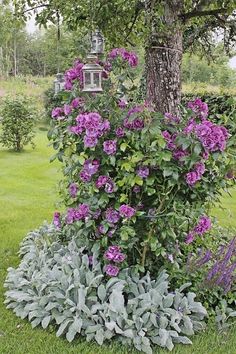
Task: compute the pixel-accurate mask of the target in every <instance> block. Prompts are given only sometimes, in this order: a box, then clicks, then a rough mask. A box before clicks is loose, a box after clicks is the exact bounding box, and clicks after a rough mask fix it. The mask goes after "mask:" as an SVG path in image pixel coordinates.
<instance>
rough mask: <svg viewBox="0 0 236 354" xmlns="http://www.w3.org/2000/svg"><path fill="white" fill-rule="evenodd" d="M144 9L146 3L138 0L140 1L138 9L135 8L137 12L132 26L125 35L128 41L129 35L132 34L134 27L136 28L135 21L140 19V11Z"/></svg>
mask: <svg viewBox="0 0 236 354" xmlns="http://www.w3.org/2000/svg"><path fill="white" fill-rule="evenodd" d="M143 9H144V4H143V3H141V2H138V3H137V4H136V9H135V13H134V17H133V20H132V23H131V25H130V27H129V28H128V33H127V34H126V36H125V40H126V41H127V40H128V38H129V36H130V34H131V32H132V30H133V28H134V25H135V23H136V21H137V19H138V16H139V14H140V12H141V11H142V10H143Z"/></svg>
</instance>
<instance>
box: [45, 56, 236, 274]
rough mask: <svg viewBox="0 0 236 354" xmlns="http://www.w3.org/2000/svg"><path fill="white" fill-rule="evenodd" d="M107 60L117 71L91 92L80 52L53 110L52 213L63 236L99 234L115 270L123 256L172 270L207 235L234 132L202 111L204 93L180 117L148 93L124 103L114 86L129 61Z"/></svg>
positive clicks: (86, 238)
mask: <svg viewBox="0 0 236 354" xmlns="http://www.w3.org/2000/svg"><path fill="white" fill-rule="evenodd" d="M113 53H114V52H113ZM110 58H111V56H110ZM112 59H113V57H112ZM118 60H120V58H118ZM109 63H110V66H109V65H108V63H107V62H106V63H105V64H104V67H109V70H110V69H111V66H112V67H113V69H114V72H115V73H116V72H118V81H113V80H112V78H113V77H112V76H110V75H109V73H108V74H107V76H106V77H107V78H106V80H105V83H104V86H105V89H104V93H103V94H99V95H93V96H89V95H87V94H85V93H83V92H81V90H80V86H81V84H80V81H79V78H80V76H81V72H80V70H79V68H81V67H82V66H81V64H80V63H78V62H77V63H76V66H75V68H73V69H71V72H72V73H73V74H74V73H75V72H76V73H77V79H75V78H74V82H69V84H70V85H69V87H70V90H69V91H68V93H67V95H68V96H67V101H66V104H65V105H64V106H62V107H57V108H55V109H54V110H53V112H52V116H53V120H52V129H51V130H50V132H49V138H50V139H51V140H52V142H53V146H54V148H55V149H56V150H58V152H57V154H56V155H55V156H54V158H58V159H59V160H60V161H62V162H63V172H64V175H65V179H64V181H63V182H62V183H61V187H62V188H61V190H62V196H63V198H64V200H65V203H66V205H67V206H68V207H69V209H68V211H67V212H66V213H65V214H64V215H62V216H60V215H59V214H56V218H55V223H56V224H57V225H58V227H59V228H61V235H62V236H61V237H62V239H70V233H71V232H72V233H73V232H76V233H77V235H78V238H80V239H81V240H82V242H83V244H84V245H86V246H87V247H88V248H91V247H93V245H94V244H99V245H100V246H101V254H100V259H101V262H103V263H104V264H106V265H107V267H106V271H107V274H109V275H111V276H112V275H114V274H117V272H119V269H122V268H125V267H127V266H135V267H136V269H137V270H139V271H142V272H146V271H147V270H149V271H150V272H151V275H152V276H155V274H156V272H157V271H158V269H159V268H160V267H162V266H163V264H164V266H165V267H169V269H170V273H171V275H172V273H173V271H174V269H175V268H183V266H184V265H185V264H186V261H187V254H188V252H189V250H192V249H193V251H194V252H195V251H196V250H197V248H198V247H199V246H204V244H205V242H206V240H207V239H208V238H209V237H211V236H210V234H209V231H210V228H211V222H210V219H209V218H208V217H207V216H206V215H207V213H208V210H209V207H211V206H212V205H213V203H214V202H215V201H218V200H219V197H220V195H221V193H222V189H223V188H224V189H227V187H229V186H231V185H232V184H233V183H234V180H233V179H232V178H231V179H230V178H226V176H227V174H228V172H229V171H231V169H232V163H233V159H234V156H235V153H234V150H233V148H232V146H233V142H234V139H235V138H234V137H230V136H229V134H228V132H227V130H226V129H225V128H224V127H222V126H219V125H216V124H215V123H213V122H211V121H209V120H207V116H208V108H207V105H204V103H203V102H202V101H200V100H197V101H192V102H191V103H190V104H189V106H188V108H187V109H185V112H184V114H183V115H182V117H181V119H179V117H172V116H171V115H168V114H166V116H164V117H163V116H162V115H160V114H159V113H156V112H154V111H153V110H152V108H151V107H149V106H148V105H147V104H145V103H143V104H140V105H132V104H131V103H130V104H129V105H127V104H126V102H124V101H122V100H120V94H119V91H118V93H117V86H118V87H121V83H120V82H119V80H123V85H124V82H125V83H128V78H129V77H130V76H131V74H130V68H126V67H125V68H124V69H125V70H127V72H126V71H125V70H124V72H125V74H124V73H123V76H122V77H121V76H120V65H126V64H120V62H119V64H118V66H117V67H116V66H115V64H114V61H113V60H111V62H109ZM131 69H132V68H131ZM67 76H68V77H71V76H72V74H71V75H67ZM119 78H120V79H119ZM127 87H128V84H127ZM130 87H132V82H131V84H130ZM122 89H123V88H122ZM123 91H124V92H125V93H126V94H127V92H128V89H127V88H126V87H125V88H124V89H123ZM109 92H113V94H112V95H109ZM202 131H204V134H202ZM203 235H204V237H202V236H203ZM190 244H191V245H190ZM114 246H115V249H114V248H113V247H114Z"/></svg>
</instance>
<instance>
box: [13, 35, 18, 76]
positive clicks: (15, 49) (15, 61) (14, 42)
mask: <svg viewBox="0 0 236 354" xmlns="http://www.w3.org/2000/svg"><path fill="white" fill-rule="evenodd" d="M13 55H14V77H16V76H17V46H16V33H14V40H13Z"/></svg>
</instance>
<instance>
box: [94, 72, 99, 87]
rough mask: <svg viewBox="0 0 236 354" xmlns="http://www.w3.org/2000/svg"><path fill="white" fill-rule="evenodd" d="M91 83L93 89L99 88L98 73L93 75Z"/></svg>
mask: <svg viewBox="0 0 236 354" xmlns="http://www.w3.org/2000/svg"><path fill="white" fill-rule="evenodd" d="M93 83H94V86H95V87H100V73H94V74H93Z"/></svg>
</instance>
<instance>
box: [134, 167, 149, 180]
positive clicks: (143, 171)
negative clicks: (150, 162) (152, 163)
mask: <svg viewBox="0 0 236 354" xmlns="http://www.w3.org/2000/svg"><path fill="white" fill-rule="evenodd" d="M137 175H138V176H139V177H141V178H147V177H148V176H149V168H148V167H147V166H140V167H139V168H138V170H137Z"/></svg>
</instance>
